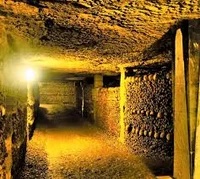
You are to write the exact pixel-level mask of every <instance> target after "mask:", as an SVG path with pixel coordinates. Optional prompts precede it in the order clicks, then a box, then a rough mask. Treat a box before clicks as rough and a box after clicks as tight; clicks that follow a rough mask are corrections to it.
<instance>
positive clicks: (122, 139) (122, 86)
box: [119, 68, 126, 143]
mask: <svg viewBox="0 0 200 179" xmlns="http://www.w3.org/2000/svg"><path fill="white" fill-rule="evenodd" d="M125 103H126V88H125V69H124V68H121V78H120V121H119V124H120V138H119V140H120V142H122V143H125V122H124V108H125Z"/></svg>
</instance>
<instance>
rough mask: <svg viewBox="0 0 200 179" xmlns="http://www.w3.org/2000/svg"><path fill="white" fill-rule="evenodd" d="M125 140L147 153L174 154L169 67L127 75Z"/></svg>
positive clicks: (145, 154) (149, 154)
mask: <svg viewBox="0 0 200 179" xmlns="http://www.w3.org/2000/svg"><path fill="white" fill-rule="evenodd" d="M125 85H126V101H127V102H126V106H125V125H126V134H127V135H126V142H127V144H128V145H129V146H130V147H131V148H132V150H133V151H134V152H135V153H137V154H140V155H144V156H158V157H160V156H172V155H173V118H172V115H173V114H172V79H171V71H170V70H167V69H165V70H159V71H157V72H150V73H146V74H140V75H135V76H131V77H127V78H126V80H125Z"/></svg>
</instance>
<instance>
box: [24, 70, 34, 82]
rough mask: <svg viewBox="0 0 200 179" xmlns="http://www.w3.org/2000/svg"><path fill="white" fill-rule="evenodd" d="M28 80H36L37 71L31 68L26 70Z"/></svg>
mask: <svg viewBox="0 0 200 179" xmlns="http://www.w3.org/2000/svg"><path fill="white" fill-rule="evenodd" d="M26 80H27V81H33V80H35V72H34V71H33V69H31V68H29V69H27V70H26Z"/></svg>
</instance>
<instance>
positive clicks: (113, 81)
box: [103, 75, 120, 88]
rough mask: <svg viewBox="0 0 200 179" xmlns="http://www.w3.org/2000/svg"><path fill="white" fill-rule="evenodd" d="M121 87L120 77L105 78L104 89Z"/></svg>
mask: <svg viewBox="0 0 200 179" xmlns="http://www.w3.org/2000/svg"><path fill="white" fill-rule="evenodd" d="M119 86H120V75H118V76H103V87H105V88H109V87H119Z"/></svg>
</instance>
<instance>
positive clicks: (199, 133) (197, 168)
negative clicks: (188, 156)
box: [194, 73, 200, 179]
mask: <svg viewBox="0 0 200 179" xmlns="http://www.w3.org/2000/svg"><path fill="white" fill-rule="evenodd" d="M199 81H200V73H199ZM199 178H200V82H199V92H198V109H197V128H196V142H195V162H194V179H199Z"/></svg>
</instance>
